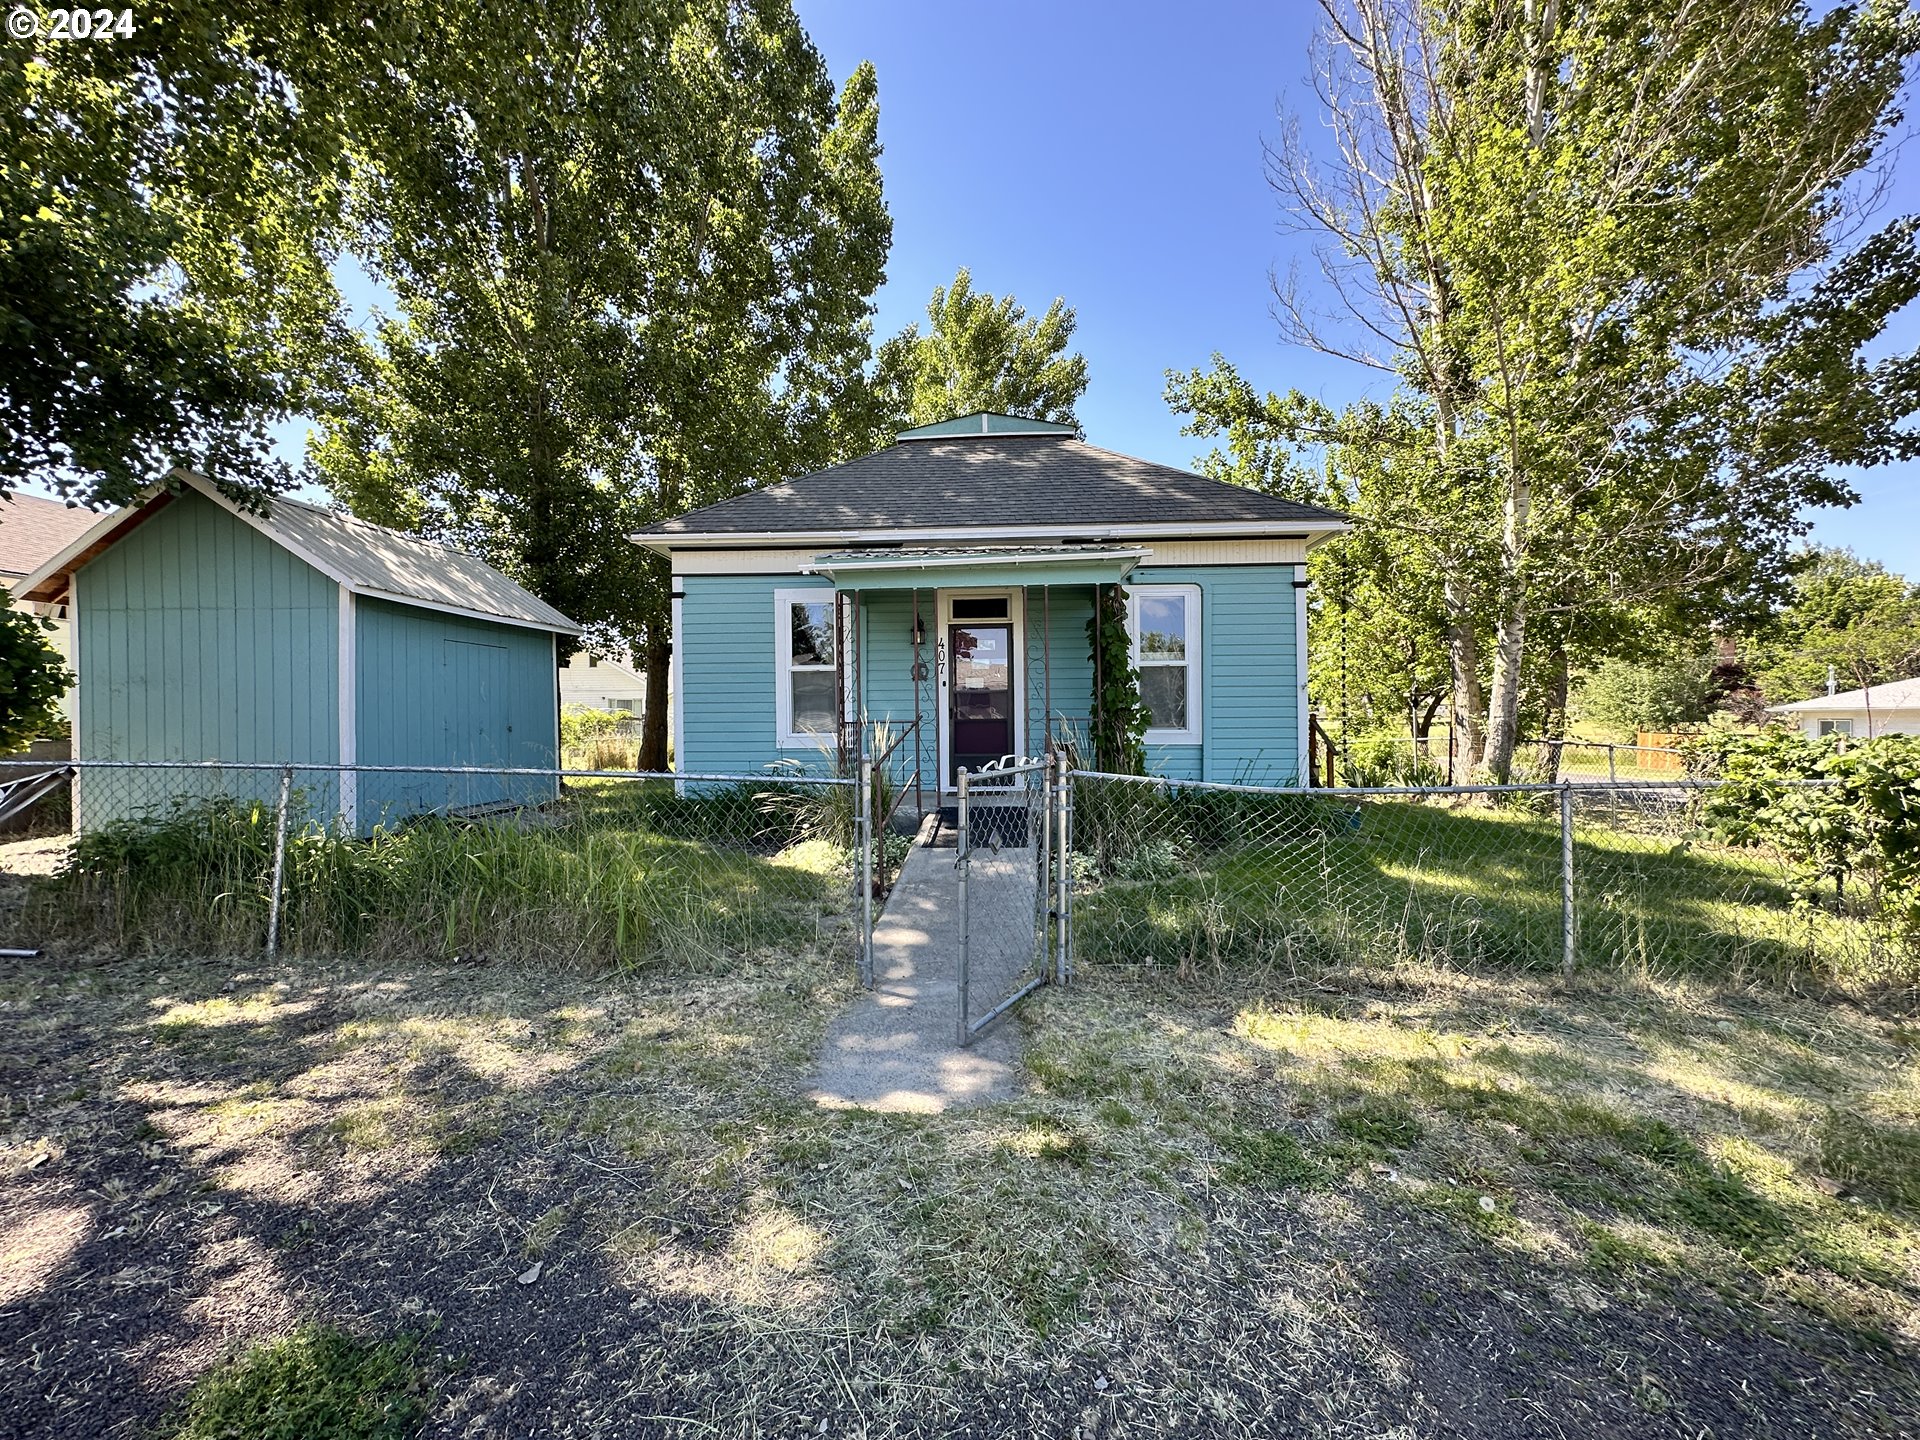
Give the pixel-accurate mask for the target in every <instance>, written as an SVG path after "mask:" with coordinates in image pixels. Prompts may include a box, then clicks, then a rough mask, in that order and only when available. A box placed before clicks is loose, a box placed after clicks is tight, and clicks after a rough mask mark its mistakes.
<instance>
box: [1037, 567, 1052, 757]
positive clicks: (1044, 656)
mask: <svg viewBox="0 0 1920 1440" xmlns="http://www.w3.org/2000/svg"><path fill="white" fill-rule="evenodd" d="M1040 666H1041V674H1042V676H1043V677H1044V678H1043V680H1042V686H1043V692H1042V696H1041V701H1040V703H1041V704H1042V705H1043V706H1044V707H1045V708H1046V712H1047V713H1046V725H1045V728H1044V729H1043V730H1042V732H1041V733H1042V734H1043V735H1044V736H1045V741H1044V743H1043V744H1042V745H1041V747H1040V748H1041V749H1042V750H1044V751H1045V752H1047V753H1048V754H1052V753H1053V586H1051V585H1042V586H1041V587H1040Z"/></svg>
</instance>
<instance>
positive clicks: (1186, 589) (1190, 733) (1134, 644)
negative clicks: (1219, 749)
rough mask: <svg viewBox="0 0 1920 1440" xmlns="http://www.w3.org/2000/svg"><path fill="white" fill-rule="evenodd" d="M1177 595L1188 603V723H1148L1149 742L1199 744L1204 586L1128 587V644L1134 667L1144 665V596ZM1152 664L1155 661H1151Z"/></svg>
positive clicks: (1186, 662) (1204, 642)
mask: <svg viewBox="0 0 1920 1440" xmlns="http://www.w3.org/2000/svg"><path fill="white" fill-rule="evenodd" d="M1167 595H1172V596H1177V597H1179V599H1180V600H1181V601H1182V602H1183V603H1184V605H1185V606H1186V612H1187V617H1186V618H1187V627H1186V629H1187V653H1186V658H1185V659H1184V660H1183V661H1182V662H1181V663H1182V664H1184V665H1185V666H1186V667H1187V723H1186V725H1185V726H1184V727H1183V728H1180V729H1175V728H1173V727H1171V726H1151V725H1150V726H1148V727H1147V743H1148V744H1149V745H1198V744H1199V743H1200V732H1201V720H1200V692H1201V689H1202V686H1201V679H1200V667H1201V665H1202V663H1203V660H1204V655H1203V652H1204V650H1205V648H1206V640H1205V638H1204V632H1203V631H1202V629H1201V611H1200V587H1199V586H1198V585H1129V586H1127V645H1128V648H1129V650H1130V651H1131V653H1132V656H1133V668H1134V669H1135V671H1139V670H1140V669H1142V668H1143V666H1142V663H1141V658H1140V605H1139V601H1140V599H1141V598H1142V597H1144V596H1167ZM1148 663H1151V662H1148Z"/></svg>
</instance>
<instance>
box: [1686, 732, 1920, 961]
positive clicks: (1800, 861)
mask: <svg viewBox="0 0 1920 1440" xmlns="http://www.w3.org/2000/svg"><path fill="white" fill-rule="evenodd" d="M1688 760H1689V766H1690V768H1692V769H1694V770H1695V771H1696V772H1697V773H1700V774H1704V775H1706V776H1707V777H1709V778H1711V779H1712V780H1714V781H1715V782H1716V783H1715V785H1714V787H1713V788H1712V789H1711V790H1709V791H1707V792H1706V794H1705V795H1704V797H1703V799H1702V802H1701V806H1700V817H1699V818H1700V827H1701V831H1702V833H1703V834H1705V835H1706V836H1708V837H1709V838H1711V839H1714V840H1716V841H1719V842H1721V843H1725V844H1732V845H1743V846H1761V847H1765V848H1768V849H1771V850H1773V851H1775V852H1777V853H1778V854H1780V855H1782V856H1783V857H1785V858H1786V859H1787V860H1788V861H1789V862H1790V863H1791V864H1792V865H1793V866H1794V870H1795V878H1796V886H1797V889H1798V892H1799V899H1800V901H1801V903H1803V904H1807V905H1814V906H1819V905H1828V906H1841V905H1845V904H1847V903H1848V899H1849V894H1850V892H1852V894H1853V896H1854V898H1855V899H1856V900H1857V899H1859V898H1860V897H1861V896H1862V894H1864V897H1865V899H1866V900H1867V902H1868V903H1869V904H1870V905H1871V906H1872V907H1873V908H1875V909H1877V910H1878V911H1879V912H1880V913H1881V914H1883V915H1885V916H1886V917H1888V918H1889V920H1891V922H1892V923H1893V925H1894V926H1895V928H1896V929H1897V930H1898V931H1899V932H1900V933H1901V934H1903V935H1904V936H1906V937H1907V939H1908V940H1909V941H1910V942H1911V941H1912V940H1915V939H1920V736H1912V735H1884V736H1881V737H1879V738H1877V739H1874V740H1869V741H1866V742H1864V743H1860V744H1855V743H1850V742H1848V741H1847V740H1846V739H1845V738H1844V737H1841V736H1837V735H1833V736H1828V737H1826V738H1825V739H1820V740H1811V739H1808V738H1806V737H1805V736H1803V735H1801V734H1800V733H1799V732H1797V731H1793V730H1788V729H1784V728H1781V727H1777V726H1776V727H1774V728H1772V729H1769V730H1766V731H1763V732H1761V733H1760V734H1758V735H1735V734H1729V733H1726V732H1710V733H1708V734H1707V735H1705V736H1703V737H1702V738H1701V739H1700V740H1698V741H1697V742H1695V743H1694V744H1693V745H1692V746H1691V747H1690V749H1689V755H1688ZM1812 781H1818V782H1821V783H1818V784H1812V783H1808V782H1812Z"/></svg>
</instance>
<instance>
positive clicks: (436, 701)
mask: <svg viewBox="0 0 1920 1440" xmlns="http://www.w3.org/2000/svg"><path fill="white" fill-rule="evenodd" d="M354 628H355V666H354V675H355V692H354V698H355V708H356V722H357V726H358V734H359V757H358V758H359V763H360V764H362V765H422V766H458V765H475V766H488V767H495V768H506V769H512V768H520V769H552V768H554V767H555V766H556V765H557V763H558V761H557V755H558V747H557V741H558V736H557V727H558V723H559V721H558V709H557V705H556V695H557V691H556V686H557V684H558V675H557V672H556V671H555V668H554V663H553V637H552V636H551V635H549V634H547V633H546V632H545V631H540V630H528V629H525V628H523V627H520V626H516V625H493V624H489V623H487V622H486V621H482V620H469V619H466V618H464V617H461V616H457V615H446V614H442V613H440V612H438V611H433V610H421V609H418V608H416V607H413V606H408V605H396V604H392V603H389V602H387V601H382V600H371V599H366V598H364V597H363V598H361V599H360V600H358V601H357V602H356V604H355V606H354ZM555 793H556V790H555V782H554V781H553V780H551V779H548V778H545V777H538V776H498V775H495V776H456V775H445V774H428V773H420V774H413V775H407V774H400V775H363V776H362V777H361V778H360V794H359V811H360V828H361V829H362V830H363V831H364V830H367V829H369V828H371V827H372V826H373V825H376V824H378V823H380V822H381V821H383V820H391V819H393V818H396V817H397V816H400V815H405V814H417V813H421V812H430V811H444V810H449V809H452V810H462V809H472V808H485V807H487V806H491V805H500V804H508V803H519V804H536V803H540V802H543V801H547V800H551V799H553V798H554V795H555Z"/></svg>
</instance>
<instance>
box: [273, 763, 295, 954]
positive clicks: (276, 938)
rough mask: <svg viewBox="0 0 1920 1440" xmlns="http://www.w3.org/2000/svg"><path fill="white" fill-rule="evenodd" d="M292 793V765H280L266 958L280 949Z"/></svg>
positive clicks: (274, 825)
mask: <svg viewBox="0 0 1920 1440" xmlns="http://www.w3.org/2000/svg"><path fill="white" fill-rule="evenodd" d="M292 794H293V767H292V766H291V765H282V766H281V767H280V804H279V806H278V807H277V808H276V809H275V811H274V824H273V893H272V894H271V895H269V896H268V897H267V959H269V960H271V959H273V957H274V956H275V955H276V954H278V953H279V950H280V882H281V879H282V877H284V876H285V874H286V870H287V801H288V799H289V797H290V796H291V795H292Z"/></svg>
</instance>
